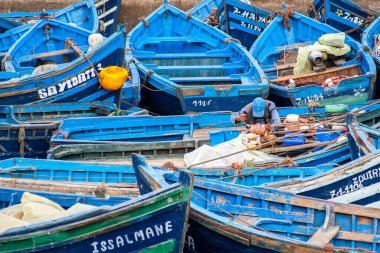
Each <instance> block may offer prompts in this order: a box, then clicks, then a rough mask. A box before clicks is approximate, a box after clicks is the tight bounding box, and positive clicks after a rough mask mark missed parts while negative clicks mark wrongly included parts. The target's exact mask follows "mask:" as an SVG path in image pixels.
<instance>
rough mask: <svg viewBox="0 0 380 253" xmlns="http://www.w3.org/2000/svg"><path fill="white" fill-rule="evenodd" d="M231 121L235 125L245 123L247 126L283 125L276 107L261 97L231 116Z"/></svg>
mask: <svg viewBox="0 0 380 253" xmlns="http://www.w3.org/2000/svg"><path fill="white" fill-rule="evenodd" d="M231 121H232V123H234V124H237V123H239V122H244V123H245V124H246V125H254V124H271V125H276V124H281V119H280V116H279V115H278V112H277V109H276V105H275V104H274V103H273V102H272V101H269V100H264V99H262V98H261V97H258V98H255V99H254V100H253V103H250V104H248V105H246V106H244V108H243V109H241V110H240V111H239V112H234V113H232V114H231Z"/></svg>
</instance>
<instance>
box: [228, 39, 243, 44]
mask: <svg viewBox="0 0 380 253" xmlns="http://www.w3.org/2000/svg"><path fill="white" fill-rule="evenodd" d="M230 42H236V43H239V44H241V42H240V40H238V39H235V38H225V39H224V43H226V44H228V43H230Z"/></svg>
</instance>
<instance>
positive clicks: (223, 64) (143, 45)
mask: <svg viewBox="0 0 380 253" xmlns="http://www.w3.org/2000/svg"><path fill="white" fill-rule="evenodd" d="M174 23H175V24H176V25H173V24H174ZM127 47H128V48H133V49H134V50H133V51H127V52H128V53H129V54H133V55H134V56H135V57H136V59H137V60H138V62H137V68H138V69H139V72H140V75H141V78H142V79H143V80H144V81H143V85H144V87H147V86H149V87H147V88H145V89H143V91H144V92H145V94H146V99H147V101H149V105H151V107H150V110H152V111H154V112H156V113H159V114H161V115H166V114H183V113H198V112H208V111H223V110H224V111H226V110H232V111H237V110H240V109H241V108H242V107H243V106H245V105H246V104H248V103H250V102H252V100H253V99H254V98H256V97H266V96H267V95H268V89H269V85H268V79H267V78H266V76H265V74H264V72H263V71H262V70H261V68H260V66H259V65H258V64H257V62H256V61H255V60H254V59H253V58H252V57H251V56H250V55H249V53H248V52H247V51H246V50H245V48H244V47H242V46H241V45H240V44H239V43H237V42H235V41H234V40H233V39H232V38H231V37H230V36H228V35H226V34H225V33H223V32H222V31H220V30H218V29H216V28H213V27H211V26H209V25H206V24H205V23H202V22H201V21H199V20H198V19H195V18H192V17H190V16H189V15H187V14H186V13H185V12H183V11H181V10H179V9H177V8H175V7H173V6H171V5H169V4H164V5H162V6H161V7H159V8H158V9H157V10H156V11H154V12H153V13H152V14H150V15H149V16H148V17H147V18H146V19H145V20H143V21H141V22H140V23H139V24H137V26H136V27H135V28H134V29H133V30H131V32H130V33H129V35H128V40H127ZM163 101H165V102H163Z"/></svg>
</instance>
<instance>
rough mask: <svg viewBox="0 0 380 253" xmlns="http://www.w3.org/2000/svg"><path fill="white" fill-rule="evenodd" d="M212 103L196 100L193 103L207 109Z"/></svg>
mask: <svg viewBox="0 0 380 253" xmlns="http://www.w3.org/2000/svg"><path fill="white" fill-rule="evenodd" d="M211 102H212V100H211V99H210V100H208V101H206V100H194V101H193V102H191V103H192V104H193V105H194V106H203V107H206V106H209V105H211Z"/></svg>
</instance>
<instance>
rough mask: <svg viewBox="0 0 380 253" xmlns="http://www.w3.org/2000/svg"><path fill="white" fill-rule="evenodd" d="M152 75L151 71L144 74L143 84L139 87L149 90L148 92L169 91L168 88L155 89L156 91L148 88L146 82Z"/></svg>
mask: <svg viewBox="0 0 380 253" xmlns="http://www.w3.org/2000/svg"><path fill="white" fill-rule="evenodd" d="M153 74H154V71H153V70H152V69H150V70H148V72H146V74H145V77H144V80H143V82H142V83H141V84H140V85H141V86H142V87H144V88H145V89H147V90H150V91H159V92H162V91H165V90H169V87H168V88H166V89H157V90H155V89H151V88H149V87H148V80H149V77H150V76H151V75H153Z"/></svg>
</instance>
